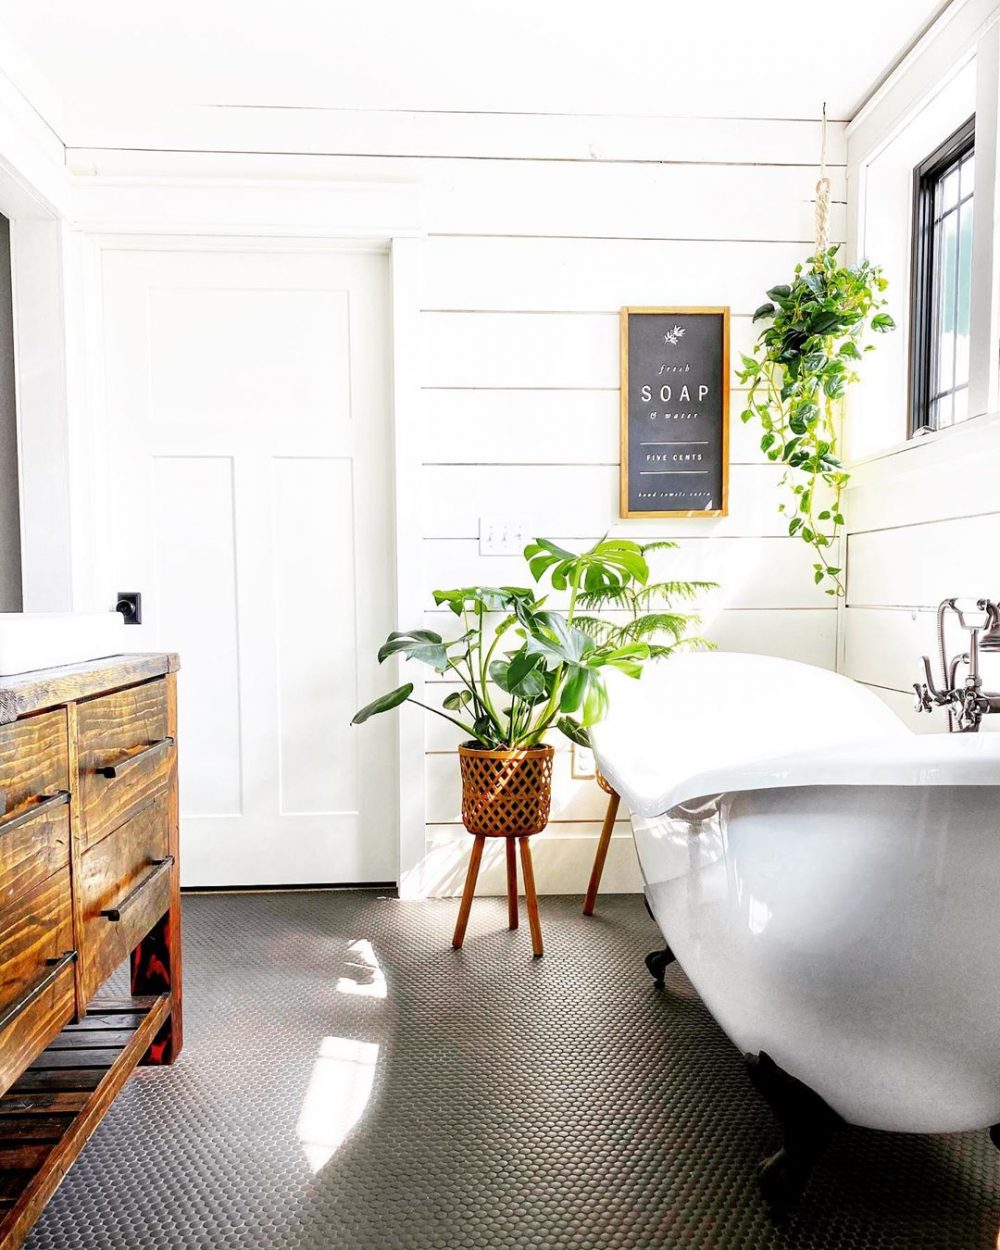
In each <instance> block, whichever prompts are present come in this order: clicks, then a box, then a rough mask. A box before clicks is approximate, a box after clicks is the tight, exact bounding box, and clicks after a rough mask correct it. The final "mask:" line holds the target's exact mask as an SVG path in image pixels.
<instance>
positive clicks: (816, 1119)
mask: <svg viewBox="0 0 1000 1250" xmlns="http://www.w3.org/2000/svg"><path fill="white" fill-rule="evenodd" d="M746 1064H747V1072H748V1074H749V1077H750V1083H751V1085H753V1087H754V1089H755V1090H756V1091H757V1092H758V1093H759V1094H760V1095H761V1097H762V1098H763V1099H764V1101H765V1102H766V1103H767V1104H768V1106H769V1107H770V1108H771V1110H772V1111H773V1112H774V1116H775V1119H776V1120H777V1121H778V1123H779V1124H780V1125H781V1128H782V1130H783V1133H784V1139H785V1140H784V1145H783V1146H782V1148H781V1149H780V1150H778V1151H777V1152H776V1153H775V1154H773V1155H771V1156H770V1157H769V1158H767V1159H765V1160H764V1161H763V1162H762V1163H761V1165H760V1167H759V1168H758V1171H757V1183H758V1185H759V1187H760V1192H761V1195H762V1196H763V1198H764V1201H765V1202H766V1203H767V1204H768V1205H769V1206H770V1207H772V1208H774V1209H775V1210H783V1209H786V1208H788V1207H791V1206H794V1205H795V1203H796V1202H798V1200H799V1198H800V1197H801V1196H802V1191H803V1190H804V1189H805V1187H806V1184H807V1182H808V1180H809V1176H810V1173H811V1172H812V1170H813V1167H814V1166H815V1164H816V1162H817V1161H818V1160H819V1157H820V1155H821V1154H822V1153H823V1151H824V1150H825V1149H826V1146H827V1145H828V1143H829V1141H830V1138H831V1137H832V1136H833V1134H834V1131H835V1130H836V1128H837V1127H838V1125H840V1124H842V1123H843V1121H842V1119H841V1117H840V1116H839V1115H838V1114H837V1113H836V1111H834V1110H833V1108H832V1107H829V1106H827V1104H826V1103H825V1102H824V1101H823V1099H822V1098H820V1096H819V1094H817V1093H815V1092H814V1091H813V1090H811V1089H810V1088H809V1086H808V1085H803V1083H802V1082H801V1081H799V1080H797V1079H796V1078H795V1077H794V1076H791V1075H790V1074H789V1073H788V1072H785V1071H784V1070H783V1069H782V1068H779V1067H778V1065H777V1064H776V1063H775V1062H774V1060H773V1059H772V1058H771V1056H770V1055H768V1054H766V1053H765V1052H764V1051H761V1053H760V1054H759V1055H747V1056H746Z"/></svg>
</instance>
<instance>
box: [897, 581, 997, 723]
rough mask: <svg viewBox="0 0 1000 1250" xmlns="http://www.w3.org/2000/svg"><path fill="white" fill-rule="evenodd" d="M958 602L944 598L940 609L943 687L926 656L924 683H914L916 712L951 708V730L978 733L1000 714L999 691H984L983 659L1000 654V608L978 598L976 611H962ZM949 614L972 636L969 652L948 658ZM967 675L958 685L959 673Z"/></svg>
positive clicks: (940, 661)
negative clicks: (984, 721)
mask: <svg viewBox="0 0 1000 1250" xmlns="http://www.w3.org/2000/svg"><path fill="white" fill-rule="evenodd" d="M958 603H959V601H958V600H957V599H944V600H942V601H941V603H940V604H938V610H937V641H938V660H939V663H940V665H941V685H940V687H938V686H937V685H936V683H935V680H934V673H933V670H932V667H931V661H930V657H929V656H926V655H925V656H924V657H923V662H924V681H923V682H914V683H913V689H914V691H915V692H916V695H917V711H918V712H931V711H933V710H934V708H935V707H944V708H947V709H948V729H949V731H950V732H952V733H976V732H978V730H979V726H980V723H981V721H982V719H983V717H984V716H987V715H989V714H990V713H991V712H994V713H995V712H1000V692H995V691H989V690H984V689H983V678H982V674H981V673H980V664H979V661H980V656H982V655H985V654H990V653H997V652H1000V607H998V606H997V604H996V603H994V602H993V600H992V599H977V600H976V606H975V609H972V608H961V607H959V606H958ZM949 615H951V616H954V617H955V618H957V620H958V624H959V626H960V628H962V629H964V630H965V632H966V633H967V634H968V635H969V639H968V648H967V650H964V651H960V652H958V653H957V654H956V655H953V656H952V657H951V659H949V658H948V648H947V646H946V643H945V630H946V623H947V620H948V617H949ZM963 668H964V670H965V676H964V678H963V679H962V680H961V684H960V683H959V672H960V670H962V669H963Z"/></svg>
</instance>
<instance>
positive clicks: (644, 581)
mask: <svg viewBox="0 0 1000 1250" xmlns="http://www.w3.org/2000/svg"><path fill="white" fill-rule="evenodd" d="M676 548H677V543H675V542H670V541H668V540H662V541H659V542H651V543H632V542H627V541H626V540H623V539H617V540H616V539H612V540H608V539H602V540H601V541H600V542H599V543H597V544H596V545H595V546H594V547H593V548H591V550H590V551H587V552H583V553H581V554H580V555H576V554H575V553H573V552H571V551H567V550H566V549H565V548H563V547H559V546H557V545H556V544H555V543H553V542H550V541H549V540H547V539H544V538H539V539H536V541H535V542H534V543H532V544H530V545H529V546H528V547H526V548H525V551H524V554H525V558H526V559H527V560H528V566H529V568H530V569H531V572H532V576H533V577H534V578H535V580H536V581H540V580H541V579H542V577H543V576H545V575H546V574H547V575H548V576H549V577H550V578H551V582H552V586H553V588H554V589H556V590H562V589H565V588H566V586H567V585H577V586H579V587H580V589H579V590H578V591H577V593H576V597H575V607H576V608H577V609H582V611H577V612H576V613H575V615H574V617H573V624H574V626H575V627H576V628H577V629H578V630H580V631H581V632H582V633H584V634H586V635H587V636H588V637H590V638H592V639H593V640H594V642H595V643H597V644H598V645H599V646H601V647H610V648H612V649H614V650H617V649H619V648H623V647H626V648H627V647H631V646H636V645H642V646H644V647H645V648H646V649H647V652H648V658H649V659H657V658H660V657H663V656H669V655H672V654H673V653H674V652H675V651H679V650H687V651H690V650H696V649H698V648H702V647H704V648H714V645H715V644H714V643H711V642H708V641H707V639H705V638H702V637H701V636H700V635H699V634H696V633H692V632H691V631H692V630H697V629H698V627H699V626H700V625H701V617H700V616H699V615H698V613H696V612H682V611H678V609H677V607H676V604H677V602H678V601H683V602H690V601H691V600H693V599H695V598H697V596H698V595H700V594H702V593H703V592H705V591H708V590H715V589H716V588H717V586H718V583H717V582H702V581H692V582H686V581H660V582H651V581H650V580H649V563H648V559H647V557H648V556H649V555H650V553H651V552H655V551H673V550H676ZM622 550H627V551H628V553H629V555H630V557H631V560H632V562H631V564H630V565H629V566H628V567H626V568H621V569H619V576H618V577H617V578H608V577H606V576H601V575H600V567H599V565H597V566H596V567H594V568H591V562H592V561H593V560H594V557H595V556H596V557H597V560H598V561H603V560H606V559H607V558H608V555H609V553H611V552H614V553H619V552H621V551H622ZM588 573H589V576H588ZM609 613H615V614H616V615H615V616H610V615H606V614H609ZM560 727H561V728H563V732H564V733H566V732H567V731H566V728H565V727H563V726H560ZM567 736H568V737H571V738H572V739H573V741H574V742H577V743H579V744H580V745H581V746H588V745H589V736H588V734H587V731H586V730H585V729H584V728H583V727H582V726H581V727H580V728H579V730H578V732H576V733H568V734H567Z"/></svg>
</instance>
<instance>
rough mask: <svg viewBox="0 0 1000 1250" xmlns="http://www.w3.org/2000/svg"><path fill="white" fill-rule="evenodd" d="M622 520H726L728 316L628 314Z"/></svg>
mask: <svg viewBox="0 0 1000 1250" xmlns="http://www.w3.org/2000/svg"><path fill="white" fill-rule="evenodd" d="M621 366H622V380H621V414H622V415H621V515H622V516H623V517H642V516H650V517H652V516H663V517H665V516H684V517H698V516H725V515H726V512H727V509H728V489H729V309H728V308H623V309H622V320H621Z"/></svg>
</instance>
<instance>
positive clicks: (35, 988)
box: [0, 951, 76, 1029]
mask: <svg viewBox="0 0 1000 1250" xmlns="http://www.w3.org/2000/svg"><path fill="white" fill-rule="evenodd" d="M45 962H46V963H47V964H48V965H49V970H48V972H46V973H45V974H44V975H43V976H41V977H39V979H38V980H37V981H36V982H35V984H34V985H32V986H31V987H30V989H27V990H25V991H24V993H23V994H22V995H21V997H20V998H15V999H14V1001H13V1002H12V1003H11V1004H10V1006H9V1007H5V1008H4V1010H3V1012H2V1013H0V1029H5V1028H6V1027H7V1025H8V1024H11V1023H12V1022H13V1021H14V1020H16V1019H17V1017H18V1016H19V1015H20V1014H21V1012H22V1011H24V1010H25V1008H27V1007H30V1006H31V1004H32V1003H33V1002H34V1001H35V999H36V998H40V997H41V996H42V995H43V994H44V993H45V991H46V990H47V989H48V988H49V986H50V985H51V984H52V982H53V981H55V980H56V978H57V977H58V976H59V975H60V974H61V973H62V972H63V970H64V969H65V968H68V967H69V966H70V964H72V963H76V951H66V952H65V954H63V955H57V956H56V958H55V959H46V961H45Z"/></svg>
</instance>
